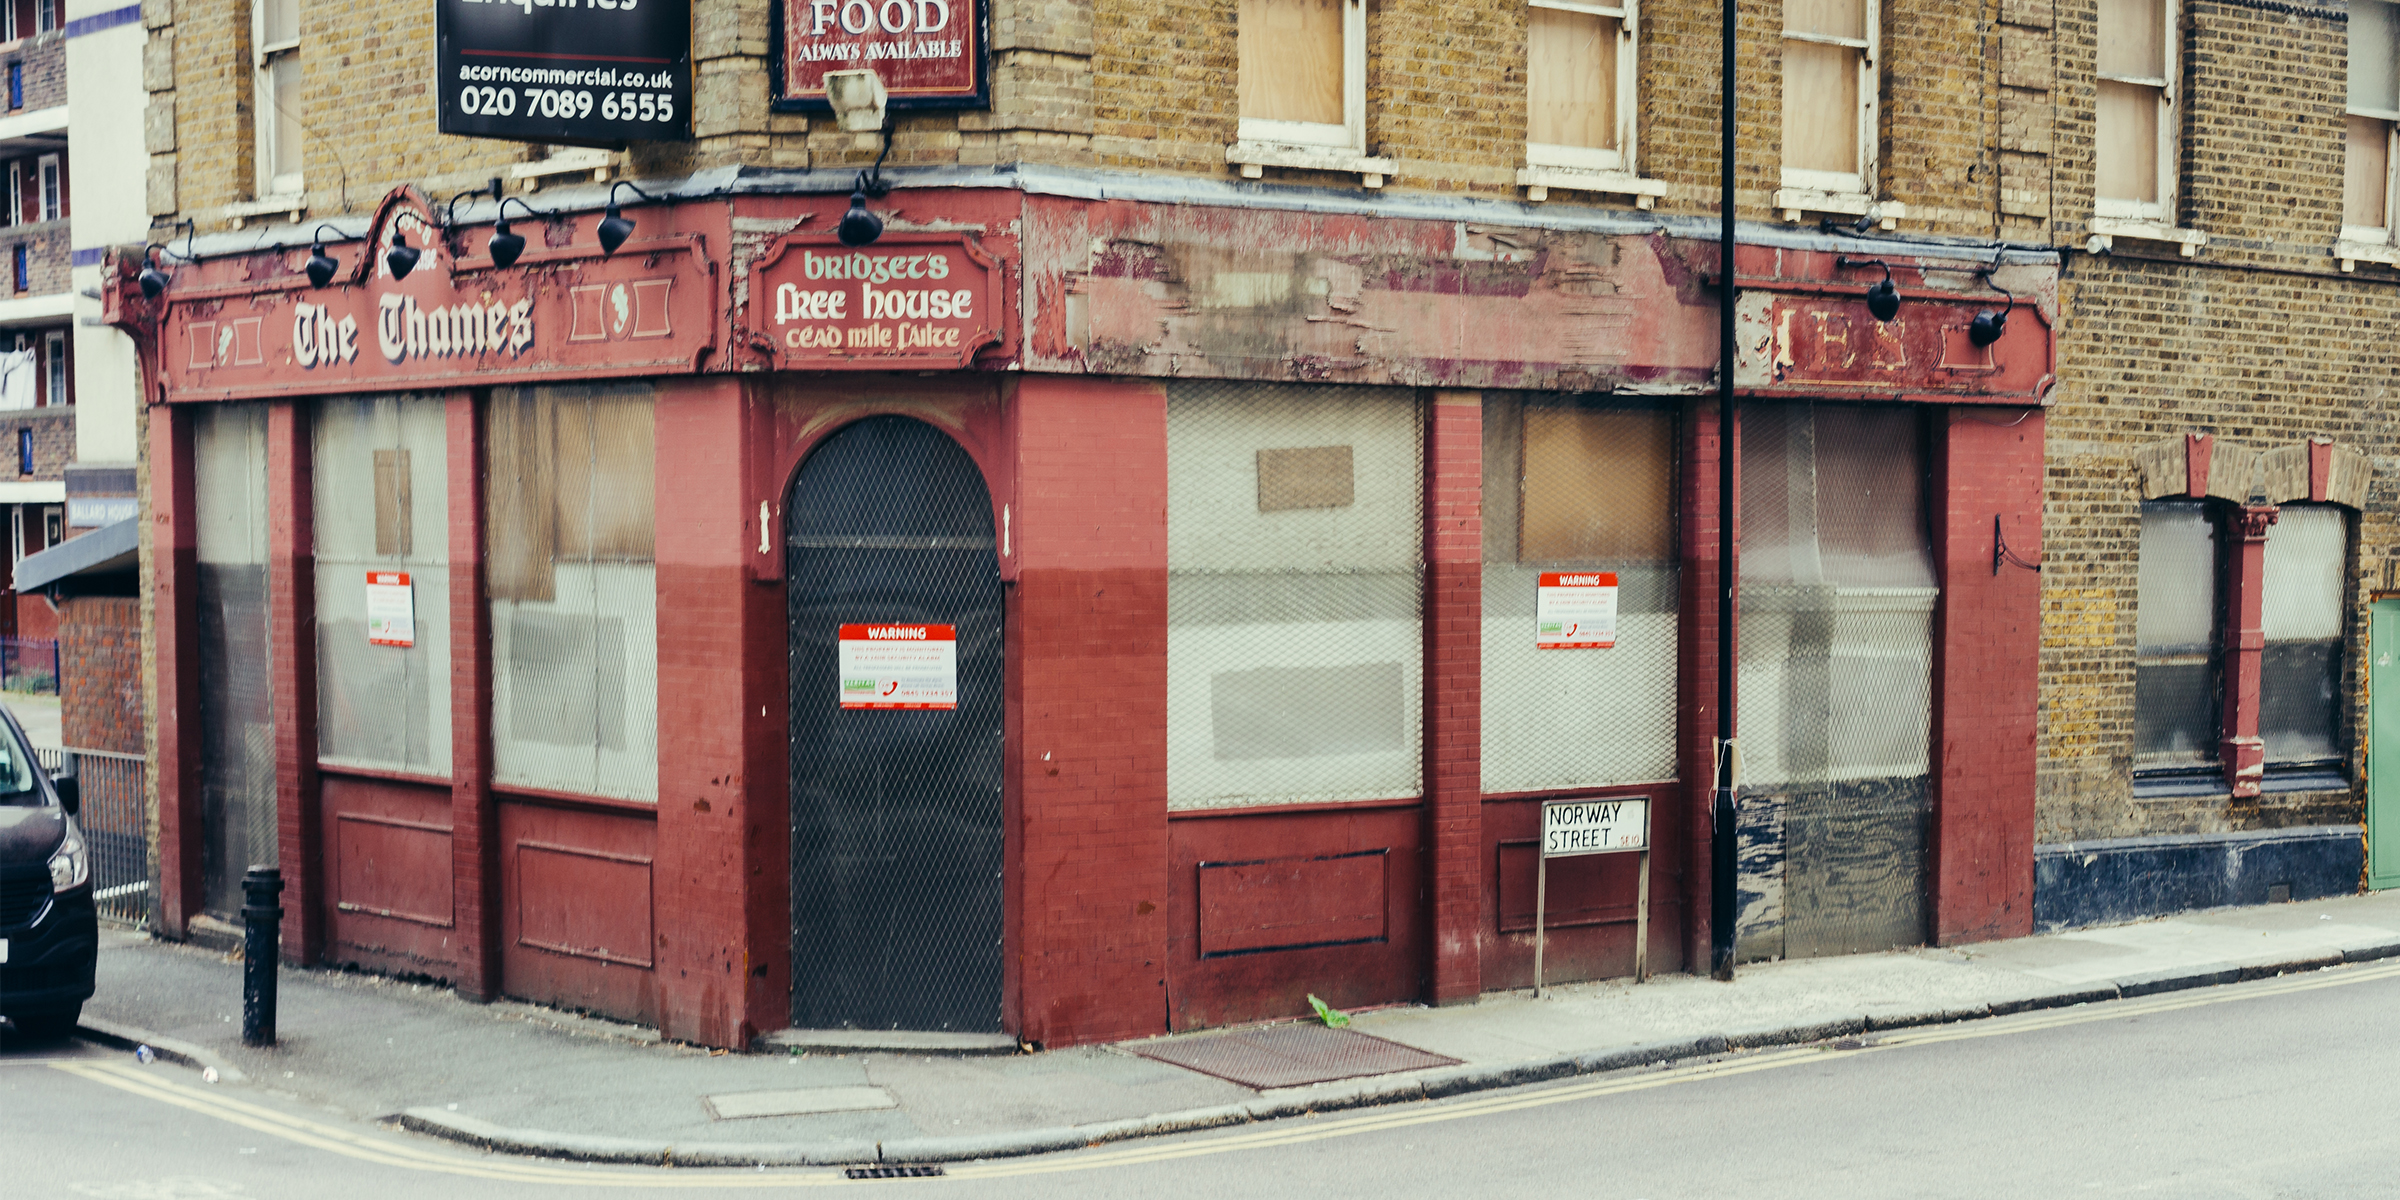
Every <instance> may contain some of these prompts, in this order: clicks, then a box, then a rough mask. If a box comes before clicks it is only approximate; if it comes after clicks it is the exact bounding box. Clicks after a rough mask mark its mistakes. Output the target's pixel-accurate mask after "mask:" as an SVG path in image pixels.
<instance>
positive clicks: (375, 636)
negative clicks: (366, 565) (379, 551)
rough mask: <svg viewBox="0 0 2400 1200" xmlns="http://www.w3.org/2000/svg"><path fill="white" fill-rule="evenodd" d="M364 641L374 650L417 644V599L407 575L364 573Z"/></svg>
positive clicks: (382, 572) (397, 573) (395, 572)
mask: <svg viewBox="0 0 2400 1200" xmlns="http://www.w3.org/2000/svg"><path fill="white" fill-rule="evenodd" d="M367 640H368V641H370V642H373V643H374V644H376V645H378V646H414V645H416V644H417V597H416V592H415V591H414V590H413V589H411V588H410V587H409V583H408V573H407V572H405V571H369V572H367Z"/></svg>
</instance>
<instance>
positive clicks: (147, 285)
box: [119, 246, 167, 300]
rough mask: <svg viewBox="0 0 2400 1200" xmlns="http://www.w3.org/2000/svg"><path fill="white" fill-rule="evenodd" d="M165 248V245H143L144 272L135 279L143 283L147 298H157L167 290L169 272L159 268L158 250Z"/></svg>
mask: <svg viewBox="0 0 2400 1200" xmlns="http://www.w3.org/2000/svg"><path fill="white" fill-rule="evenodd" d="M164 249H166V247H164V246H144V247H142V273H141V274H140V275H139V276H136V277H135V279H136V282H138V283H140V284H141V285H142V298H143V299H145V300H156V299H158V298H159V296H160V295H161V294H162V293H164V292H165V291H166V290H167V273H166V272H165V271H161V270H159V269H158V252H159V251H161V250H164ZM119 278H122V276H120V277H119Z"/></svg>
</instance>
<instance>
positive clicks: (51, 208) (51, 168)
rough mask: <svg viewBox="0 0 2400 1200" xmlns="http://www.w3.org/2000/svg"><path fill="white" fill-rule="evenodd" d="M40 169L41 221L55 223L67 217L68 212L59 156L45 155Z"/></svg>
mask: <svg viewBox="0 0 2400 1200" xmlns="http://www.w3.org/2000/svg"><path fill="white" fill-rule="evenodd" d="M39 169H40V171H41V177H42V195H41V205H42V207H41V216H40V218H39V219H41V220H44V221H55V220H57V219H59V218H60V217H63V216H65V215H66V211H67V206H66V200H67V195H66V188H65V186H64V185H63V184H62V183H61V182H60V176H59V167H58V156H57V155H55V154H45V155H43V156H42V157H41V165H40V168H39Z"/></svg>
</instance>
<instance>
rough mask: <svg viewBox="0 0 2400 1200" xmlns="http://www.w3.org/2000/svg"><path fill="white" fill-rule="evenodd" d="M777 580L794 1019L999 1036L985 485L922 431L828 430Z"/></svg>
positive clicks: (911, 424)
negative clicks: (784, 660) (785, 713)
mask: <svg viewBox="0 0 2400 1200" xmlns="http://www.w3.org/2000/svg"><path fill="white" fill-rule="evenodd" d="M784 579H785V581H786V588H787V594H788V596H789V601H788V605H789V609H788V611H789V618H790V649H791V688H792V692H791V771H792V789H791V797H792V1024H793V1026H794V1027H795V1028H800V1029H924V1030H959V1031H995V1030H998V1029H999V1028H1000V965H1001V957H1000V955H1001V947H1000V937H1001V886H1000V885H1001V880H1000V872H1001V795H1000V779H1001V721H1002V709H1001V670H1002V658H1001V646H1000V634H1001V626H1000V618H1001V613H1000V560H999V557H998V555H997V553H996V547H995V545H994V542H993V537H992V506H991V496H990V493H989V492H988V491H986V490H985V488H984V484H983V476H982V473H981V472H979V471H978V470H976V467H975V462H974V460H973V459H971V458H969V457H968V456H967V453H966V451H965V450H964V449H962V448H960V446H959V445H958V443H957V442H955V441H952V440H951V439H950V438H949V437H948V436H946V435H945V434H943V433H942V432H941V431H939V430H937V429H935V428H934V427H932V426H930V425H927V424H925V423H923V422H921V421H915V420H911V419H909V418H906V417H892V416H884V417H871V418H869V419H867V420H863V421H860V422H858V423H856V424H854V425H850V426H848V427H846V428H844V429H842V430H841V431H840V432H838V433H835V434H834V435H833V436H832V437H830V438H828V439H827V440H826V441H825V443H824V444H823V445H821V446H819V447H818V448H817V449H816V451H815V452H814V453H812V454H810V455H809V457H808V460H807V461H806V462H805V463H803V464H802V466H801V468H800V473H799V476H798V478H797V479H795V480H794V481H793V483H792V490H791V494H790V496H789V497H788V502H787V503H786V505H785V506H784ZM945 627H946V628H945ZM945 634H947V635H948V637H947V639H945V636H944V635H945ZM946 640H947V641H948V643H949V645H950V646H951V647H953V648H954V649H952V650H950V651H948V652H947V653H948V657H950V658H951V660H952V665H953V670H951V671H947V672H946V671H945V670H944V669H943V664H942V662H941V660H942V658H943V657H945V653H946V652H945V646H944V643H945V641H946ZM845 645H847V646H848V649H847V650H845V648H844V647H845ZM845 668H847V669H845ZM945 688H947V691H945Z"/></svg>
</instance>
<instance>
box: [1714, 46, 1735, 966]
mask: <svg viewBox="0 0 2400 1200" xmlns="http://www.w3.org/2000/svg"><path fill="white" fill-rule="evenodd" d="M1733 6H1734V0H1720V7H1721V9H1722V17H1723V26H1722V32H1721V35H1720V37H1719V46H1718V49H1719V64H1718V71H1717V89H1718V99H1719V104H1720V108H1719V110H1718V113H1717V134H1718V150H1717V173H1718V195H1717V287H1718V294H1717V452H1718V460H1717V737H1716V745H1715V747H1714V751H1713V752H1714V754H1715V756H1716V763H1715V769H1714V770H1713V771H1712V772H1711V776H1712V778H1713V781H1714V783H1715V786H1714V787H1713V788H1712V789H1711V791H1712V793H1713V794H1712V795H1711V796H1710V798H1709V800H1710V816H1711V820H1710V823H1709V824H1710V831H1709V847H1708V853H1709V905H1708V935H1709V973H1710V974H1711V975H1713V976H1715V977H1716V978H1718V979H1721V980H1724V981H1726V982H1728V983H1730V982H1732V981H1733V920H1734V909H1735V901H1736V897H1735V894H1734V862H1735V854H1736V850H1737V847H1736V846H1735V843H1734V808H1733V789H1734V786H1735V783H1736V781H1735V779H1734V777H1733V773H1734V768H1735V766H1736V764H1738V763H1739V762H1740V761H1741V760H1740V757H1739V755H1737V754H1736V753H1735V752H1734V742H1733V733H1734V725H1733V679H1734V675H1733V668H1734V662H1733V654H1734V648H1735V646H1734V644H1735V638H1734V628H1733V618H1734V588H1735V585H1736V581H1735V579H1734V577H1733V554H1734V523H1735V517H1736V515H1737V514H1736V513H1735V512H1734V508H1733V504H1734V492H1733V475H1734V467H1735V462H1734V399H1733V359H1734V345H1733V295H1734V291H1733V79H1734V60H1733V50H1734V45H1733V34H1734V7H1733Z"/></svg>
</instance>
